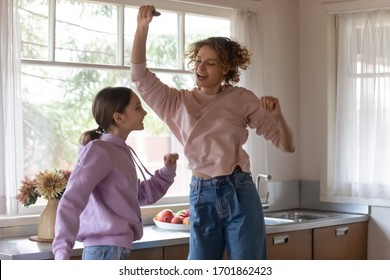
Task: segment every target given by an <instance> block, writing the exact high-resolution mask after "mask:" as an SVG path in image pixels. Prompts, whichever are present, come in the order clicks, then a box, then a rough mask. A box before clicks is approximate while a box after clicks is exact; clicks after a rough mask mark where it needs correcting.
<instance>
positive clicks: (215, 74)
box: [194, 46, 228, 94]
mask: <svg viewBox="0 0 390 280" xmlns="http://www.w3.org/2000/svg"><path fill="white" fill-rule="evenodd" d="M194 70H195V77H196V85H197V86H198V87H199V88H200V89H201V91H202V92H204V93H206V94H207V93H209V94H217V93H218V92H219V91H220V89H221V83H222V81H223V80H224V76H225V75H226V74H227V72H228V71H227V69H226V67H225V66H223V65H222V62H221V60H220V59H219V57H218V54H217V52H216V51H215V50H213V49H212V48H210V47H208V46H203V47H201V48H200V49H199V51H198V54H197V56H196V60H195V67H194Z"/></svg>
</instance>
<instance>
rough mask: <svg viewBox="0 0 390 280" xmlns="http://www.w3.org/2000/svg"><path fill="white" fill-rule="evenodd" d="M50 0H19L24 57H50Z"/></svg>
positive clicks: (44, 58)
mask: <svg viewBox="0 0 390 280" xmlns="http://www.w3.org/2000/svg"><path fill="white" fill-rule="evenodd" d="M48 1H49V0H30V1H19V19H20V28H21V30H22V36H21V41H22V58H25V59H43V60H46V59H47V58H48V53H49V52H48V34H49V33H48V28H47V27H48V18H49V17H48V12H49V8H48Z"/></svg>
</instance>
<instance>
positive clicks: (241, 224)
mask: <svg viewBox="0 0 390 280" xmlns="http://www.w3.org/2000/svg"><path fill="white" fill-rule="evenodd" d="M190 207H191V209H190V213H191V216H190V219H191V231H190V252H189V255H188V259H190V260H212V259H215V260H217V259H222V258H223V254H224V250H225V248H226V250H227V255H228V258H229V259H231V260H248V259H249V260H258V259H266V232H265V223H264V214H263V207H262V205H261V201H260V198H259V195H258V193H257V190H256V186H255V184H254V182H253V179H252V176H251V174H250V173H246V172H242V171H241V169H240V168H237V169H236V170H235V171H234V172H233V173H232V174H231V175H227V176H218V177H212V178H206V179H204V178H198V177H195V176H193V177H192V179H191V185H190Z"/></svg>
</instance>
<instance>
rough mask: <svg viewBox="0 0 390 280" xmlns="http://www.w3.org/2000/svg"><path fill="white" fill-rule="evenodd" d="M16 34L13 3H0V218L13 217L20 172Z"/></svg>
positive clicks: (18, 70)
mask: <svg viewBox="0 0 390 280" xmlns="http://www.w3.org/2000/svg"><path fill="white" fill-rule="evenodd" d="M20 64H21V63H20V32H19V19H18V9H17V1H16V0H1V2H0V67H1V71H0V106H1V107H0V108H1V114H0V131H1V133H0V135H1V137H0V214H15V213H17V202H16V199H15V196H16V193H17V186H18V185H19V183H20V178H21V173H22V170H21V168H20V165H21V163H22V150H23V138H22V132H23V130H22V110H21V104H22V102H21V86H20Z"/></svg>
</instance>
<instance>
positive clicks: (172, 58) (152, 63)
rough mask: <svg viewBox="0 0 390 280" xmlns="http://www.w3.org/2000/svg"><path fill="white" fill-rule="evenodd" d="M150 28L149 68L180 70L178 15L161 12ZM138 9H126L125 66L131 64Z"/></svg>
mask: <svg viewBox="0 0 390 280" xmlns="http://www.w3.org/2000/svg"><path fill="white" fill-rule="evenodd" d="M161 13H162V15H161V16H160V17H154V18H153V21H152V23H151V24H150V26H149V33H148V40H147V45H146V48H147V50H146V53H147V59H148V67H151V68H165V69H177V68H178V63H179V61H178V40H179V38H178V14H177V13H172V12H166V11H161ZM137 14H138V8H136V9H135V8H126V9H125V60H124V63H125V65H129V64H130V54H131V48H132V45H133V39H134V32H135V29H136V25H137Z"/></svg>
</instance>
